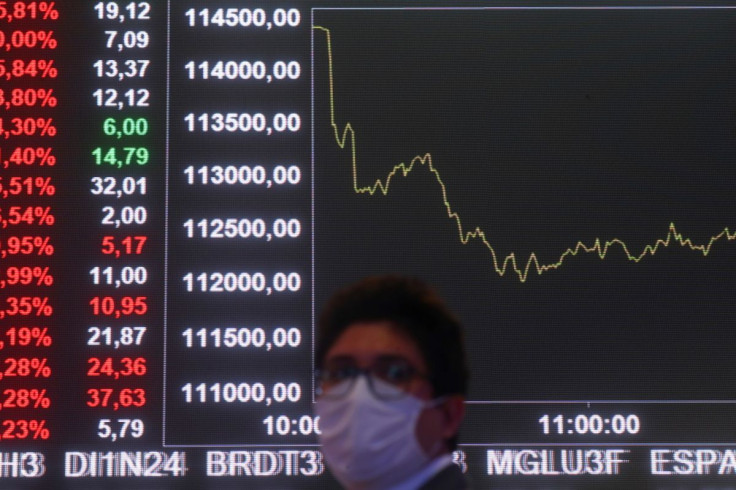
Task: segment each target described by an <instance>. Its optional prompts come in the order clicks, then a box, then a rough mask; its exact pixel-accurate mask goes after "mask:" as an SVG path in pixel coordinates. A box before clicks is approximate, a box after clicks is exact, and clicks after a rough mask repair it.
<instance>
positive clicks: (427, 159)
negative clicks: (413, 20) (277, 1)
mask: <svg viewBox="0 0 736 490" xmlns="http://www.w3.org/2000/svg"><path fill="white" fill-rule="evenodd" d="M313 30H314V31H316V32H320V33H322V34H323V35H324V36H325V40H326V45H327V59H328V62H327V63H328V64H327V67H328V79H329V115H330V124H331V126H332V132H333V134H334V139H335V142H336V143H337V145H338V147H339V148H340V149H341V150H346V149H348V150H349V152H350V160H351V171H352V185H353V191H354V193H356V194H365V195H368V196H374V195H376V194H379V193H380V195H383V196H386V195H388V194H389V191H390V189H391V184H392V182H393V181H394V179H395V178H398V177H401V178H406V177H408V176H409V175H410V174H411V173H412V172H413V171H414V170H415V169H418V168H424V169H426V170H427V171H428V172H429V173H430V174H431V175H432V176H433V177H434V179H435V181H436V183H437V185H438V187H439V190H440V195H441V199H442V202H443V205H444V209H445V210H446V213H447V217H448V218H449V219H451V220H452V221H453V222H454V225H455V227H456V230H457V238H458V239H459V242H460V243H461V244H462V245H467V244H469V243H470V242H472V241H479V242H480V243H482V245H483V246H484V247H485V249H487V251H488V252H489V254H490V257H491V261H492V264H493V269H494V271H495V273H496V274H497V275H498V276H501V277H503V276H505V275H506V274H508V273H512V274H514V275H515V276H516V277H517V278H518V280H519V281H520V282H521V283H525V282H526V281H527V280H528V279H529V275H530V274H531V273H536V274H537V275H542V274H543V273H545V272H549V271H554V270H556V269H559V268H560V267H562V266H563V265H564V264H565V263H566V261H568V260H569V259H570V258H572V257H575V256H577V255H582V254H590V255H595V256H597V257H598V258H599V259H600V260H605V259H606V258H607V256H608V255H609V253H610V252H612V251H614V250H618V251H621V252H623V254H624V256H625V257H626V259H627V260H628V261H630V262H633V263H639V262H641V261H643V260H645V259H646V258H648V257H651V256H654V255H655V254H657V252H659V251H661V250H662V249H665V248H669V247H673V246H678V245H679V246H680V247H681V248H682V249H684V250H685V251H689V252H693V253H696V254H700V255H702V256H703V257H706V256H708V255H709V254H710V252H711V250H712V248H713V246H714V245H715V244H716V243H717V242H722V241H728V242H731V241H734V240H736V232H731V231H730V229H729V228H728V227H724V228H722V229H720V230H718V231H717V232H716V233H715V234H712V235H711V236H710V238H708V239H706V240H704V241H701V242H696V241H695V240H694V239H693V238H690V237H688V236H686V235H685V234H684V233H683V232H681V231H679V230H678V228H677V226H676V224H675V222H670V223H669V226H668V227H667V231H666V233H663V234H662V235H660V236H659V237H656V236H655V237H653V238H651V239H650V241H649V243H647V244H645V245H644V246H643V247H641V249H640V250H638V251H637V250H632V246H630V245H629V244H627V241H625V240H623V239H620V238H616V237H613V238H608V239H603V238H595V239H594V240H593V241H592V242H588V243H584V242H583V241H582V240H578V241H576V242H575V244H574V245H571V246H568V247H567V248H565V249H564V250H563V251H562V252H560V253H559V256H558V257H557V259H556V260H553V261H542V260H540V259H539V256H538V254H537V253H536V252H531V253H529V255H528V256H526V257H525V258H517V254H516V253H515V252H510V253H507V254H506V255H504V254H501V253H499V252H497V250H496V247H494V246H493V244H492V243H491V242H492V239H489V233H487V232H486V231H485V230H484V229H482V228H481V227H480V226H468V225H467V224H465V223H464V222H463V219H462V217H461V216H460V214H459V213H458V212H457V211H455V209H454V207H453V205H452V203H451V202H450V199H449V197H448V188H447V185H446V183H445V182H444V180H443V178H442V176H441V174H440V171H439V168H438V165H435V163H434V161H433V158H432V155H431V154H430V153H425V154H423V155H416V156H414V157H413V158H412V159H411V160H410V161H409V163H408V164H407V163H405V162H400V163H398V164H395V165H393V168H392V169H391V170H390V171H389V172H388V173H387V174H386V175H385V177H383V178H379V179H377V180H375V181H374V182H373V183H372V184H368V185H365V184H363V183H361V182H360V177H359V158H358V150H357V148H358V146H357V135H356V131H355V130H354V129H353V126H352V124H351V123H350V122H347V123H346V124H345V125H344V126H343V127H342V128H340V125H339V124H338V122H337V110H336V107H335V75H334V70H333V66H334V64H333V41H332V33H331V31H330V29H329V28H327V27H324V26H321V25H314V26H313Z"/></svg>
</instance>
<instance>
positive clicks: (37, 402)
mask: <svg viewBox="0 0 736 490" xmlns="http://www.w3.org/2000/svg"><path fill="white" fill-rule="evenodd" d="M50 406H51V399H50V398H49V397H48V396H47V395H46V390H45V389H32V390H27V389H25V388H20V389H13V388H8V389H7V390H3V396H2V398H0V410H2V409H9V408H49V407H50Z"/></svg>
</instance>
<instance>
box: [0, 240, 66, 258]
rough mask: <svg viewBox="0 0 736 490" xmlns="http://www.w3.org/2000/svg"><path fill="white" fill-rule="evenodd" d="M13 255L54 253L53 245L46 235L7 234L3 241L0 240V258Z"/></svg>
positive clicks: (49, 254) (50, 254) (45, 254)
mask: <svg viewBox="0 0 736 490" xmlns="http://www.w3.org/2000/svg"><path fill="white" fill-rule="evenodd" d="M13 255H36V256H39V257H44V256H45V257H49V256H52V255H54V246H53V245H52V244H51V237H48V236H9V237H8V238H7V239H6V240H5V243H3V242H2V241H1V240H0V258H3V259H4V258H5V257H8V256H13Z"/></svg>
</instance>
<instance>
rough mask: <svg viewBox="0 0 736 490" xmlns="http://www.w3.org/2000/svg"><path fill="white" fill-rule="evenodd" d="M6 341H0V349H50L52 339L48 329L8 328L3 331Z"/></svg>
mask: <svg viewBox="0 0 736 490" xmlns="http://www.w3.org/2000/svg"><path fill="white" fill-rule="evenodd" d="M5 337H6V338H7V339H8V340H7V342H6V341H5V340H0V349H4V348H5V346H6V345H8V346H9V347H16V346H20V347H29V346H30V347H51V344H52V343H53V339H52V338H51V335H50V334H49V328H48V327H10V328H9V329H7V330H6V331H5Z"/></svg>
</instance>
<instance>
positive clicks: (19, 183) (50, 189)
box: [0, 177, 56, 199]
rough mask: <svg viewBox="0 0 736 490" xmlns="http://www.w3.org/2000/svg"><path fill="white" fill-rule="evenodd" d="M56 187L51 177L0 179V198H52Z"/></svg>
mask: <svg viewBox="0 0 736 490" xmlns="http://www.w3.org/2000/svg"><path fill="white" fill-rule="evenodd" d="M54 194H56V186H55V185H54V184H53V183H52V182H51V177H10V178H8V179H3V177H0V197H2V198H3V199H6V198H8V197H14V196H39V197H40V196H53V195H54Z"/></svg>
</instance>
